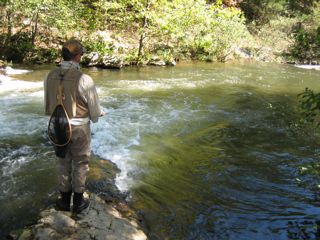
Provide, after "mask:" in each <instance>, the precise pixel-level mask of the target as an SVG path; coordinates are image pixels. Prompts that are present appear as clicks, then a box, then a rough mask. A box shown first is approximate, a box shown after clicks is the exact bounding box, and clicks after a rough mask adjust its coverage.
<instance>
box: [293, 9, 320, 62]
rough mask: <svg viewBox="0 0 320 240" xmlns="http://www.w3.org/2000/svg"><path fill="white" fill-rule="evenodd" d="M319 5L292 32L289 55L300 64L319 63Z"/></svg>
mask: <svg viewBox="0 0 320 240" xmlns="http://www.w3.org/2000/svg"><path fill="white" fill-rule="evenodd" d="M319 20H320V3H318V4H317V5H316V6H315V8H314V9H313V11H312V13H311V14H309V15H307V16H306V17H305V18H304V19H303V21H301V22H300V23H299V25H298V26H297V27H296V29H295V30H294V32H293V37H294V44H293V45H292V46H291V49H290V53H291V55H292V57H293V58H294V59H297V60H299V61H300V62H305V61H307V62H308V63H310V62H312V61H318V62H319V61H320V22H319Z"/></svg>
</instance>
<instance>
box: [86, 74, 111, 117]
mask: <svg viewBox="0 0 320 240" xmlns="http://www.w3.org/2000/svg"><path fill="white" fill-rule="evenodd" d="M83 78H84V79H83V80H84V81H83V82H82V84H81V83H80V88H83V92H84V99H85V100H86V102H87V104H88V110H89V116H90V120H91V121H92V122H94V123H95V122H97V121H98V118H99V117H101V116H103V115H105V113H104V112H103V111H101V107H100V101H99V96H98V93H97V89H96V87H95V85H94V82H93V80H92V78H91V77H90V76H88V75H83Z"/></svg>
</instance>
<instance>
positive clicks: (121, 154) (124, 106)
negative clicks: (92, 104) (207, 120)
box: [92, 95, 200, 191]
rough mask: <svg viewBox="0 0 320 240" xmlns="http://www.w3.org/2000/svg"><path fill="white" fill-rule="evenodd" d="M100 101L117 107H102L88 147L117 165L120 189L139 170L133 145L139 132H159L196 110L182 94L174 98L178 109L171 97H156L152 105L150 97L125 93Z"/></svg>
mask: <svg viewBox="0 0 320 240" xmlns="http://www.w3.org/2000/svg"><path fill="white" fill-rule="evenodd" d="M104 101H106V102H108V103H111V102H114V103H115V104H117V107H115V108H109V109H105V111H106V112H107V115H106V116H104V117H102V118H101V119H100V120H99V122H98V123H96V124H93V125H92V131H93V138H92V150H93V152H94V153H95V154H96V155H98V156H100V157H101V158H104V159H108V160H111V161H112V162H114V163H115V164H116V165H117V166H118V168H119V169H120V170H121V172H120V173H119V174H118V176H117V178H116V185H117V187H118V188H119V189H120V190H123V191H126V190H129V189H130V188H131V186H132V185H133V184H134V179H133V175H134V174H135V173H137V172H139V171H140V170H139V169H138V167H137V161H139V159H135V153H136V150H135V148H134V146H138V145H140V143H141V136H143V135H145V134H160V133H163V131H166V129H167V128H169V127H170V126H171V125H172V124H174V123H175V122H177V121H185V122H186V121H188V120H190V119H192V118H193V116H195V115H196V114H198V113H199V111H200V110H194V109H192V105H191V104H190V101H191V100H187V99H185V98H182V99H181V100H180V101H178V102H180V104H179V109H176V106H174V105H173V104H175V103H170V101H171V100H169V101H165V100H160V101H158V103H157V104H156V105H154V101H153V100H152V99H149V98H137V99H132V98H131V97H130V96H129V95H128V96H111V97H106V99H104ZM193 102H195V101H193Z"/></svg>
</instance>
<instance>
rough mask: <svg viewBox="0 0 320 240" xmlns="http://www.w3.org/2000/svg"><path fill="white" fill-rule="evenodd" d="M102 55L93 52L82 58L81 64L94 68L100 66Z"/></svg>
mask: <svg viewBox="0 0 320 240" xmlns="http://www.w3.org/2000/svg"><path fill="white" fill-rule="evenodd" d="M99 60H100V55H99V53H97V52H91V53H88V54H84V55H83V56H82V61H81V63H82V64H84V65H85V66H87V67H94V66H97V65H98V64H99Z"/></svg>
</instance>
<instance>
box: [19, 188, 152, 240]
mask: <svg viewBox="0 0 320 240" xmlns="http://www.w3.org/2000/svg"><path fill="white" fill-rule="evenodd" d="M89 198H90V206H89V207H88V209H86V210H84V211H83V213H81V214H79V215H77V216H73V215H72V214H71V213H70V212H62V211H56V210H55V209H53V208H49V209H47V210H45V211H42V212H41V213H40V217H41V219H40V220H39V221H38V223H37V224H35V225H33V226H31V227H29V228H27V229H25V230H24V231H23V232H22V234H21V235H20V237H19V238H18V239H19V240H30V239H37V240H48V239H53V240H55V239H57V240H58V239H59V240H60V239H61V240H67V239H69V240H71V239H72V240H73V239H81V240H92V239H95V240H109V239H110V240H113V239H114V240H121V239H123V240H129V239H132V240H146V239H147V236H146V235H145V233H144V232H143V231H142V230H141V229H140V228H139V226H138V224H137V222H136V221H135V220H131V219H130V220H129V219H126V218H124V217H122V216H121V214H120V212H119V211H117V210H116V209H115V208H113V207H112V206H110V205H108V204H106V203H105V201H104V200H102V199H101V198H100V197H98V196H97V195H95V194H90V197H89Z"/></svg>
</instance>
